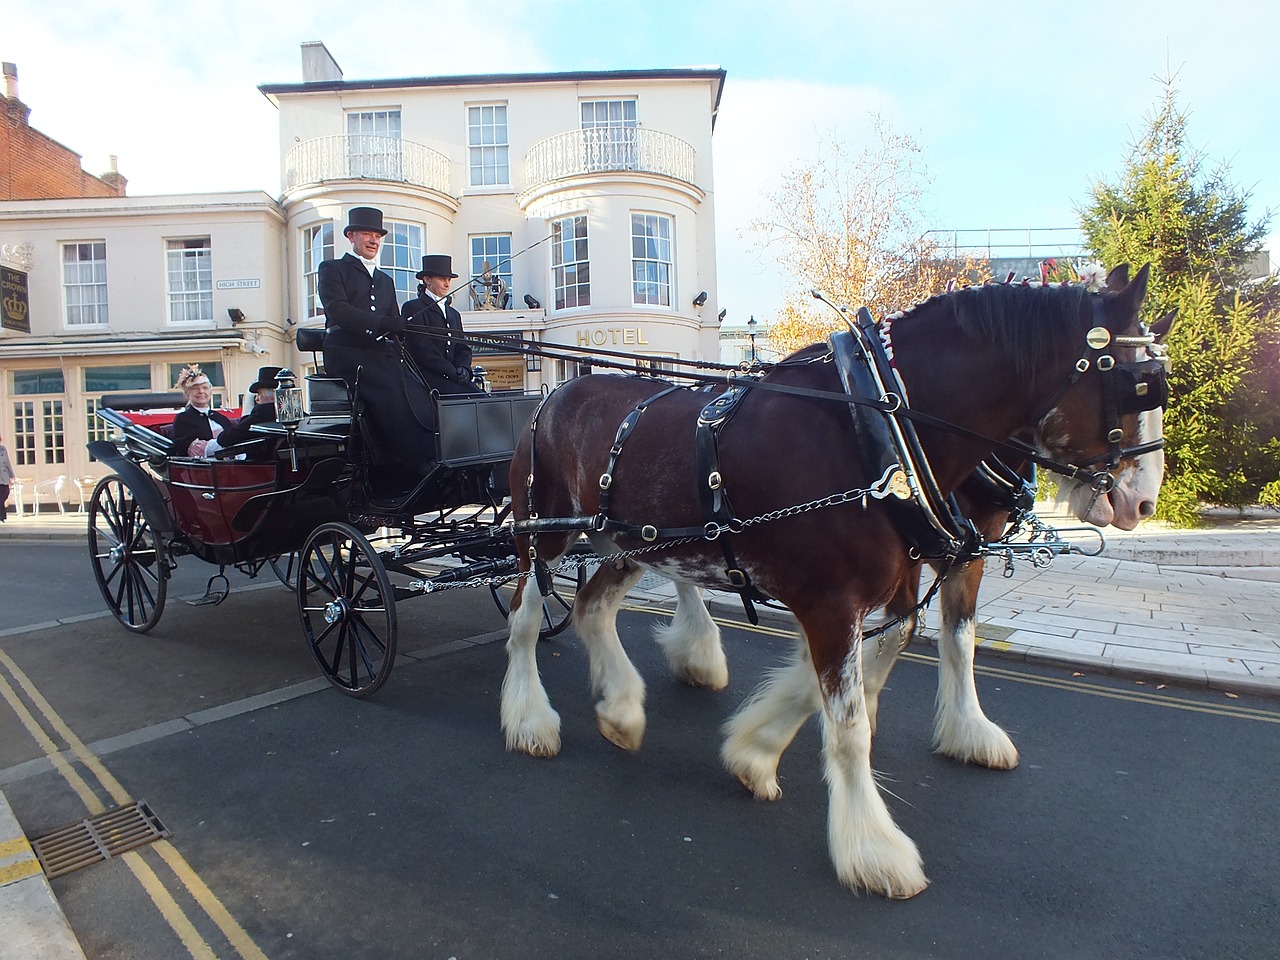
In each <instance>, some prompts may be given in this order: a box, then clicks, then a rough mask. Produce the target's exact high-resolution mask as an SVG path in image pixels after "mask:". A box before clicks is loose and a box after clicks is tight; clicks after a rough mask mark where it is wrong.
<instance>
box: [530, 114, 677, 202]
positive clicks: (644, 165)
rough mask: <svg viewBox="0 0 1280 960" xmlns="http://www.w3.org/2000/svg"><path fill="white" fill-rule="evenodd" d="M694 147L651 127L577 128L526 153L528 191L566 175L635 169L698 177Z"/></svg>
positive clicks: (551, 138) (674, 175)
mask: <svg viewBox="0 0 1280 960" xmlns="http://www.w3.org/2000/svg"><path fill="white" fill-rule="evenodd" d="M694 169H695V168H694V151H693V147H692V146H691V145H690V144H688V143H686V142H685V141H683V140H681V139H680V138H679V137H673V136H672V135H671V134H669V133H662V132H660V131H658V130H650V129H647V128H645V127H597V128H595V129H592V130H571V131H569V132H568V133H560V134H557V135H556V136H554V137H548V138H547V139H546V140H542V141H540V142H539V143H536V144H534V145H533V147H532V149H530V150H529V152H528V153H527V154H525V158H524V181H525V182H524V194H525V195H527V194H529V193H530V192H531V191H534V190H537V189H538V188H539V187H542V186H545V185H546V184H548V183H553V182H555V181H556V180H563V179H565V178H566V177H574V176H581V175H583V174H592V173H605V172H619V171H624V172H625V171H633V172H638V173H656V174H659V175H661V176H665V177H672V178H674V179H676V180H681V181H683V182H685V183H688V184H692V183H694V179H693V178H694Z"/></svg>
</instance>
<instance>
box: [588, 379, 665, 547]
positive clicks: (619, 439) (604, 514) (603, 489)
mask: <svg viewBox="0 0 1280 960" xmlns="http://www.w3.org/2000/svg"><path fill="white" fill-rule="evenodd" d="M683 389H684V387H681V386H675V385H673V386H669V387H667V389H665V390H659V391H658V392H657V393H655V394H654V395H653V396H651V397H648V398H647V399H645V400H641V401H640V402H639V403H637V404H636V405H635V408H634V409H633V410H632V411H631V412H630V413H628V414H627V415H626V416H625V417H623V418H622V422H621V423H620V424H618V432H617V433H616V434H614V437H613V446H612V447H610V448H609V463H608V464H607V465H606V466H605V468H604V473H602V474H600V506H599V507H598V508H597V510H596V523H597V528H596V529H600V530H603V529H604V524H605V522H606V521H607V520H608V517H609V496H610V493H611V491H612V489H613V472H614V470H615V469H616V468H617V466H618V457H619V456H621V454H622V445H623V444H624V443H625V442H626V440H627V437H629V436H631V431H632V430H634V429H635V426H636V423H637V421H639V419H640V415H641V414H643V413H644V412H645V411H646V410H648V409H649V405H650V404H651V403H653V402H654V401H655V400H657V399H658V398H659V397H665V396H666V395H667V394H669V393H673V392H675V391H676V390H683Z"/></svg>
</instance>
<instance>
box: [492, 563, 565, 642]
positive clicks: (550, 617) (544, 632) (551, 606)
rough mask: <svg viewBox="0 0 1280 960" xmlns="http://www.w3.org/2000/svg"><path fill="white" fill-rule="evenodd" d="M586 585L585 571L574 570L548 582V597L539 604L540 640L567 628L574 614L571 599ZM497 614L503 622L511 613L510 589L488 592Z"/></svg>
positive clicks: (555, 576) (495, 586) (496, 588)
mask: <svg viewBox="0 0 1280 960" xmlns="http://www.w3.org/2000/svg"><path fill="white" fill-rule="evenodd" d="M586 582H587V568H586V567H574V568H573V570H572V571H570V572H567V573H557V574H554V575H553V576H552V578H551V595H550V596H549V597H544V598H543V600H542V627H541V628H540V629H539V630H538V639H539V640H550V639H551V638H552V637H554V636H556V635H557V634H559V633H562V632H564V629H565V628H566V627H567V626H569V618H570V616H571V615H572V614H573V599H574V597H576V596H577V594H578V591H579V590H581V589H582V588H583V586H584V585H585V584H586ZM489 592H490V593H492V594H493V602H494V603H495V604H497V606H498V612H499V613H501V614H502V616H503V618H504V619H505V618H506V617H507V615H508V614H510V613H511V588H510V585H501V586H499V585H494V586H491V587H490V588H489Z"/></svg>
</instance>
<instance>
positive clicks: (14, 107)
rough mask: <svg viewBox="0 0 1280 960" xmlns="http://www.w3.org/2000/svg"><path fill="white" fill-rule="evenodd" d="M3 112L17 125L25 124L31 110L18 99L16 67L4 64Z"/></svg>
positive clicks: (15, 65) (12, 64)
mask: <svg viewBox="0 0 1280 960" xmlns="http://www.w3.org/2000/svg"><path fill="white" fill-rule="evenodd" d="M4 111H5V113H7V114H9V116H10V117H13V118H14V120H16V121H17V122H18V123H21V124H26V123H27V119H28V118H29V117H30V116H31V108H30V107H28V106H27V105H26V104H25V103H23V102H22V101H21V100H19V99H18V65H17V64H14V63H5V64H4Z"/></svg>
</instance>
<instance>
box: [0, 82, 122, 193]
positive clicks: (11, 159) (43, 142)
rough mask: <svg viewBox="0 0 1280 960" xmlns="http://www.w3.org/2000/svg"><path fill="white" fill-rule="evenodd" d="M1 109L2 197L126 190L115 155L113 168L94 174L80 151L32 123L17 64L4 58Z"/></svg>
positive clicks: (119, 191) (0, 176) (0, 166)
mask: <svg viewBox="0 0 1280 960" xmlns="http://www.w3.org/2000/svg"><path fill="white" fill-rule="evenodd" d="M0 109H2V110H3V117H0V200H57V199H62V198H67V197H123V196H124V191H125V183H126V181H125V178H124V177H122V176H120V174H119V173H118V172H117V171H116V170H115V162H114V161H115V158H114V157H113V158H112V169H111V171H110V172H109V173H104V174H103V175H102V176H100V177H95V176H94V175H93V174H91V173H86V172H85V171H84V169H83V168H81V166H80V154H78V153H76V152H75V151H74V150H71V149H68V148H67V147H64V146H63V145H62V144H60V143H59V142H58V141H57V140H54V139H53V138H52V137H47V136H45V135H44V134H43V133H41V132H40V131H39V130H35V129H33V128H32V127H31V124H30V123H29V118H30V116H31V108H30V107H28V106H27V105H26V104H25V103H23V102H22V101H21V100H19V99H18V68H17V67H16V66H15V65H14V64H12V63H6V64H4V94H3V95H2V96H0Z"/></svg>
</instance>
